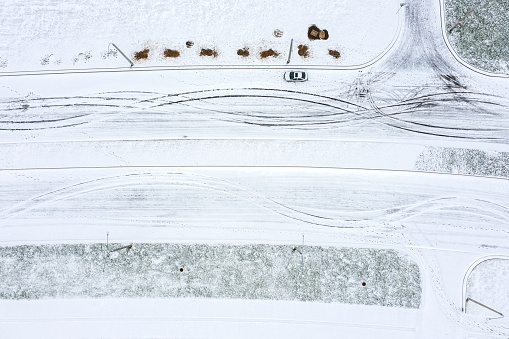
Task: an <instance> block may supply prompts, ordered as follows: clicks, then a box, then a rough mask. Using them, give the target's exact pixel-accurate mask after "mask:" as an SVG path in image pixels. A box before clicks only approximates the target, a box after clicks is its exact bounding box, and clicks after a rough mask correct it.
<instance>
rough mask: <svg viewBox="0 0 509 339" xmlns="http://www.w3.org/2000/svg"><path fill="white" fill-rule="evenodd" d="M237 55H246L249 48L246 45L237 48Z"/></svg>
mask: <svg viewBox="0 0 509 339" xmlns="http://www.w3.org/2000/svg"><path fill="white" fill-rule="evenodd" d="M237 55H240V56H243V57H247V56H249V49H248V48H247V47H244V48H241V49H238V50H237Z"/></svg>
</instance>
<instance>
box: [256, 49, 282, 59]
mask: <svg viewBox="0 0 509 339" xmlns="http://www.w3.org/2000/svg"><path fill="white" fill-rule="evenodd" d="M270 56H271V57H274V58H276V57H277V56H279V53H278V52H276V51H274V50H273V49H272V48H271V49H268V50H266V51H261V52H260V57H261V58H262V59H265V58H268V57H270Z"/></svg>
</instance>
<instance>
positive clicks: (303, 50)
mask: <svg viewBox="0 0 509 339" xmlns="http://www.w3.org/2000/svg"><path fill="white" fill-rule="evenodd" d="M297 48H298V49H299V52H298V53H299V55H300V56H301V57H303V58H308V57H309V46H308V45H299V46H298V47H297Z"/></svg>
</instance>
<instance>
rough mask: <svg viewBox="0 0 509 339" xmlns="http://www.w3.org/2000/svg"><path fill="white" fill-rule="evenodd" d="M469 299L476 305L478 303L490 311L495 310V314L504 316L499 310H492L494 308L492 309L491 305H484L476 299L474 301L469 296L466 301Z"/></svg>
mask: <svg viewBox="0 0 509 339" xmlns="http://www.w3.org/2000/svg"><path fill="white" fill-rule="evenodd" d="M469 300H470V301H472V302H474V303H476V304H477V305H480V306H482V307H485V308H487V309H488V310H490V311H492V312H495V313H496V314H498V315H500V316H502V317H503V316H504V315H503V314H502V313H500V312H498V311H495V310H494V309H492V308H491V307H488V306H486V305H484V304H481V303H480V302H478V301H476V300H474V299H472V298H470V297H468V298H467V301H469Z"/></svg>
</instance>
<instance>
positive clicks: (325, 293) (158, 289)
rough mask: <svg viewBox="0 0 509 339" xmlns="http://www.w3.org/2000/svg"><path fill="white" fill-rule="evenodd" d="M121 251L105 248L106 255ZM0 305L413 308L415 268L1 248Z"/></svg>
mask: <svg viewBox="0 0 509 339" xmlns="http://www.w3.org/2000/svg"><path fill="white" fill-rule="evenodd" d="M121 246H122V245H120V244H110V246H109V249H110V250H113V249H117V248H120V247H121ZM0 281H1V283H0V298H1V299H45V298H57V299H59V298H108V297H109V298H111V297H114V298H126V297H127V298H228V299H264V300H300V301H319V302H339V303H348V304H365V305H379V306H390V307H405V308H418V307H419V305H420V299H421V286H420V281H421V278H420V274H419V268H418V266H417V265H416V264H415V263H413V262H412V261H411V260H409V259H407V258H406V257H404V256H401V255H400V254H398V253H397V252H395V251H392V250H381V249H352V248H332V247H331V248H323V247H317V246H296V247H295V246H288V245H287V246H282V245H281V246H273V245H243V246H232V245H205V244H203V245H196V244H194V245H181V244H134V245H133V246H132V248H131V249H130V250H127V249H122V250H119V251H116V252H108V251H107V249H106V245H105V244H93V245H90V244H87V245H81V244H76V245H42V246H15V247H0Z"/></svg>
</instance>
